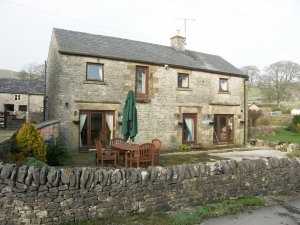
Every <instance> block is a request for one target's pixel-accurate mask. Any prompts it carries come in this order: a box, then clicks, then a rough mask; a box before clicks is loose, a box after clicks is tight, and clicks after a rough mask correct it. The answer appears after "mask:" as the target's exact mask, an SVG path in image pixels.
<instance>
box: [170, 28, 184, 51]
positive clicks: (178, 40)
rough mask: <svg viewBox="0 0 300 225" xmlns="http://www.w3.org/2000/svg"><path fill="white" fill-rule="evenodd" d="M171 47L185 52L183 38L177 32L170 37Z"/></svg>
mask: <svg viewBox="0 0 300 225" xmlns="http://www.w3.org/2000/svg"><path fill="white" fill-rule="evenodd" d="M171 47H173V48H175V49H176V50H178V51H185V37H182V36H181V35H180V33H179V30H177V32H176V35H175V36H174V37H171Z"/></svg>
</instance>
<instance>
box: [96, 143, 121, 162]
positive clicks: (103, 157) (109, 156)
mask: <svg viewBox="0 0 300 225" xmlns="http://www.w3.org/2000/svg"><path fill="white" fill-rule="evenodd" d="M96 150H97V153H96V155H97V165H99V162H101V165H102V166H103V163H104V162H105V161H113V162H114V164H115V166H116V165H117V161H118V152H116V151H106V150H105V149H103V148H102V144H101V142H100V141H96Z"/></svg>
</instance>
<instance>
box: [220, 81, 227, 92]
mask: <svg viewBox="0 0 300 225" xmlns="http://www.w3.org/2000/svg"><path fill="white" fill-rule="evenodd" d="M220 91H228V80H227V79H220Z"/></svg>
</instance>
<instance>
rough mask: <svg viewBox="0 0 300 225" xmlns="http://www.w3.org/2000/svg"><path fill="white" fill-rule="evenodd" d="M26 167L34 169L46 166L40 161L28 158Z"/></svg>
mask: <svg viewBox="0 0 300 225" xmlns="http://www.w3.org/2000/svg"><path fill="white" fill-rule="evenodd" d="M26 165H28V166H33V167H36V168H42V167H43V166H46V165H47V164H46V163H44V162H42V161H40V160H37V159H35V158H33V157H28V158H27V159H26Z"/></svg>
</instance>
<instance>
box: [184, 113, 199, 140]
mask: <svg viewBox="0 0 300 225" xmlns="http://www.w3.org/2000/svg"><path fill="white" fill-rule="evenodd" d="M185 117H190V118H191V117H193V119H194V141H186V140H184V129H183V128H184V118H185ZM182 144H187V145H191V144H197V113H183V114H182Z"/></svg>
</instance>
